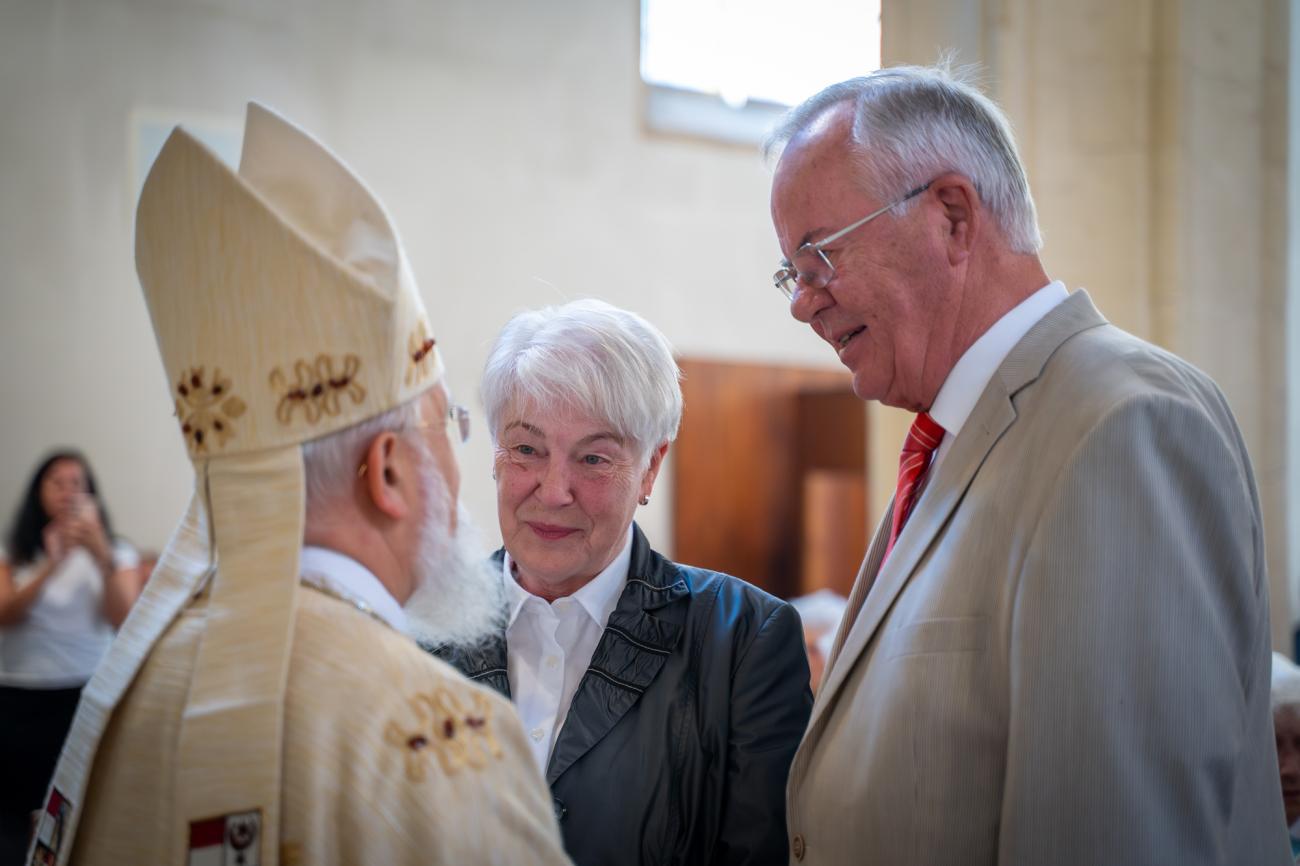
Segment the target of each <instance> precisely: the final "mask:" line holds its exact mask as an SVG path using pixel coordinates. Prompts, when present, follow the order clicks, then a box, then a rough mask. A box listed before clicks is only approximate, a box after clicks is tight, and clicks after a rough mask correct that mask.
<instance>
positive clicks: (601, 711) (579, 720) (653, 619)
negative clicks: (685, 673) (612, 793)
mask: <svg viewBox="0 0 1300 866" xmlns="http://www.w3.org/2000/svg"><path fill="white" fill-rule="evenodd" d="M689 607H690V587H689V585H688V584H687V582H686V578H685V575H684V574H683V573H682V572H680V571H679V570H678V569H677V567H676V566H674V565H673V564H672V563H670V562H668V561H667V560H665V559H663V558H662V557H660V556H659V555H658V554H656V553H654V551H652V550H651V549H650V545H649V543H648V542H647V541H646V539H645V536H644V535H642V534H641V530H640V528H639V527H634V529H633V534H632V563H631V565H630V567H629V569H628V579H627V585H626V586H624V587H623V593H622V595H621V596H619V600H618V605H617V606H616V607H615V608H614V611H613V613H611V614H610V616H609V622H608V624H607V625H606V626H605V631H604V633H603V634H602V635H601V636H600V643H599V644H597V645H596V652H595V653H594V654H593V655H592V657H591V664H590V666H589V667H588V668H587V673H586V674H585V675H584V676H583V678H582V682H581V683H579V684H578V690H577V691H576V692H575V693H574V695H573V703H572V704H571V705H570V706H569V714H568V716H566V717H565V720H564V727H562V728H561V729H560V735H559V737H558V738H557V739H556V742H555V748H554V749H552V750H551V760H550V763H549V764H548V765H547V768H546V782H547V784H549V785H554V784H555V781H556V780H557V779H559V778H560V776H561V775H563V773H564V771H565V770H567V769H569V767H571V766H573V763H574V762H575V761H577V760H578V759H579V758H581V757H582V756H583V755H585V754H586V753H587V752H588V751H590V750H591V748H592V747H593V746H595V745H596V744H597V743H598V742H600V740H601V739H602V738H603V737H604V736H605V735H606V734H608V733H609V731H610V730H611V729H612V728H613V727H614V725H616V724H618V721H619V720H620V719H622V718H623V716H624V715H626V714H627V712H628V710H630V709H631V708H632V707H633V706H634V705H635V704H636V702H637V701H638V700H639V699H640V698H641V695H642V694H644V693H645V690H646V689H647V688H649V686H650V684H651V683H652V682H654V679H655V677H656V676H658V675H659V671H660V670H661V669H662V668H663V666H664V662H665V661H667V659H668V657H669V656H670V655H671V654H672V651H673V649H674V648H675V647H676V646H677V643H678V641H679V640H680V639H681V636H682V631H683V630H684V628H685V623H686V614H687V611H688V609H689Z"/></svg>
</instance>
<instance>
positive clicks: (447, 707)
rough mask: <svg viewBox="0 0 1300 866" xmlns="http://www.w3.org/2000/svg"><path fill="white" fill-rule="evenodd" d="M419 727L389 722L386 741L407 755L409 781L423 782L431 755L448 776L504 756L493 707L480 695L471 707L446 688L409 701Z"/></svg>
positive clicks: (474, 695)
mask: <svg viewBox="0 0 1300 866" xmlns="http://www.w3.org/2000/svg"><path fill="white" fill-rule="evenodd" d="M407 704H408V705H409V706H410V707H411V710H412V711H413V713H414V714H415V718H416V720H417V721H416V726H415V727H414V728H411V729H408V728H406V727H404V726H403V725H402V724H401V723H399V722H397V721H391V722H389V723H388V727H387V728H386V729H385V730H384V739H385V740H387V741H388V743H389V745H392V746H396V747H397V748H399V749H401V750H402V751H403V752H404V753H405V755H406V778H407V779H409V780H410V781H412V782H423V781H424V777H425V772H426V764H427V763H428V755H429V753H431V752H432V753H433V754H434V755H437V756H438V763H439V764H440V765H441V766H442V772H443V773H444V774H445V775H448V776H452V775H455V774H456V773H457V772H459V771H460V770H461V769H462V768H464V767H471V768H473V769H475V770H481V769H482V768H484V767H486V766H487V764H488V761H490V760H492V759H494V758H500V757H501V744H500V743H498V742H497V739H496V736H495V735H494V734H493V733H492V727H491V725H490V722H491V720H492V705H491V704H489V703H488V699H487V698H486V697H485V696H484V695H481V694H478V693H477V692H475V693H473V694H472V695H471V699H470V702H469V704H470V705H469V706H468V707H467V706H466V705H465V704H464V703H462V701H461V699H460V698H459V697H457V696H456V695H455V694H453V693H452V692H451V691H449V690H447V689H445V688H439V689H436V690H434V691H432V692H427V693H421V694H418V695H415V696H414V697H412V698H410V699H408V700H407Z"/></svg>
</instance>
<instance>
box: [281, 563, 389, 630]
mask: <svg viewBox="0 0 1300 866" xmlns="http://www.w3.org/2000/svg"><path fill="white" fill-rule="evenodd" d="M298 570H299V571H300V572H301V573H302V577H303V579H304V580H306V581H307V582H308V583H312V584H318V585H321V586H322V587H323V588H324V589H327V590H329V591H331V592H334V593H336V594H338V595H341V596H343V597H344V598H346V599H348V600H350V601H353V602H362V603H364V604H365V605H366V606H367V607H369V608H370V609H371V610H372V611H374V612H375V615H376V616H378V617H379V618H380V619H382V620H383V621H384V622H386V623H388V624H389V625H390V626H392V627H393V628H395V629H397V630H398V631H401V632H405V631H406V612H405V611H403V610H402V606H401V605H400V604H398V603H397V599H395V598H393V594H392V593H390V592H389V591H388V588H387V587H385V586H384V585H383V584H382V583H381V582H380V581H379V578H377V577H375V575H374V574H373V573H372V572H371V571H370V569H368V568H366V567H365V566H364V565H362V564H361V563H359V562H357V561H356V560H355V559H353V558H351V557H350V556H344V555H343V554H341V553H339V552H338V551H336V550H329V549H327V548H324V547H312V546H310V545H308V546H306V547H303V549H302V553H301V555H300V556H299V557H298Z"/></svg>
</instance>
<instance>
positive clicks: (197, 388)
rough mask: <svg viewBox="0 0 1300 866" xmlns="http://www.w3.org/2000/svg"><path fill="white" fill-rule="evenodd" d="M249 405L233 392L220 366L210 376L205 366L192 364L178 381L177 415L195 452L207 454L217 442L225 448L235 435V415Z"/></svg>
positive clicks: (241, 412)
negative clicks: (209, 377)
mask: <svg viewBox="0 0 1300 866" xmlns="http://www.w3.org/2000/svg"><path fill="white" fill-rule="evenodd" d="M247 408H248V407H247V406H245V405H244V401H243V400H241V399H239V398H238V397H236V396H235V395H234V394H232V393H231V392H230V380H229V379H228V378H226V377H224V376H222V375H221V369H220V368H219V367H218V368H216V369H214V370H213V371H212V378H211V380H208V379H207V378H206V377H205V374H204V368H203V367H191V368H190V369H189V370H186V371H185V372H184V373H182V374H181V377H180V379H179V380H178V381H177V382H176V417H177V418H179V419H180V422H181V432H182V433H184V434H185V442H186V444H187V445H189V447H190V450H191V451H193V452H194V453H195V454H203V453H206V452H207V451H208V447H209V446H210V445H211V444H212V443H213V442H215V443H216V447H218V448H224V447H225V445H226V442H227V441H229V439H230V437H232V436H234V435H235V427H234V423H233V421H234V419H236V418H238V417H239V416H240V415H243V414H244V410H245V409H247Z"/></svg>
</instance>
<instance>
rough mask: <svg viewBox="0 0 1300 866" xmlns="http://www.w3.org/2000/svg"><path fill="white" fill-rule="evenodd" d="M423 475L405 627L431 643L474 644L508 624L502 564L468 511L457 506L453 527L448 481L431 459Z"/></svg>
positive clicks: (417, 637) (459, 645)
mask: <svg viewBox="0 0 1300 866" xmlns="http://www.w3.org/2000/svg"><path fill="white" fill-rule="evenodd" d="M421 481H422V482H423V483H424V489H425V491H426V494H427V498H426V503H425V509H424V522H423V526H422V527H421V529H420V549H419V551H418V552H417V554H416V562H415V563H414V569H413V571H414V573H415V577H416V588H415V591H414V592H413V593H411V597H410V598H409V599H407V601H406V604H405V606H404V610H405V611H406V622H407V626H406V630H407V632H408V633H409V634H410V635H411V636H412V637H414V638H415V639H416V640H418V641H420V642H422V643H426V644H430V645H432V646H435V647H438V646H444V645H448V644H450V645H454V646H458V647H464V648H472V647H474V646H477V645H480V644H482V643H484V642H486V641H487V640H489V639H491V638H493V637H496V636H499V635H500V634H501V633H502V632H503V631H504V629H505V597H504V595H503V593H502V587H501V574H500V569H499V568H497V567H495V566H493V565H492V563H491V562H490V561H489V560H488V557H487V552H486V550H485V549H484V548H483V543H482V536H481V535H480V533H479V531H478V529H477V527H475V526H474V524H473V521H472V520H471V519H470V516H469V512H468V511H466V509H465V507H464V506H463V505H460V504H459V503H458V504H457V506H456V534H455V535H452V534H451V533H450V531H449V529H448V525H449V521H448V516H449V514H450V504H449V502H448V498H449V497H448V496H447V486H446V484H444V483H443V481H442V478H441V477H440V475H439V474H438V472H437V471H436V470H435V469H434V468H433V461H432V460H426V461H425V464H424V467H423V468H422V470H421Z"/></svg>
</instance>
